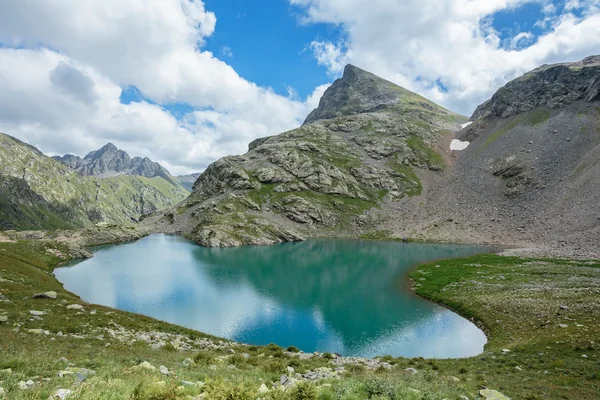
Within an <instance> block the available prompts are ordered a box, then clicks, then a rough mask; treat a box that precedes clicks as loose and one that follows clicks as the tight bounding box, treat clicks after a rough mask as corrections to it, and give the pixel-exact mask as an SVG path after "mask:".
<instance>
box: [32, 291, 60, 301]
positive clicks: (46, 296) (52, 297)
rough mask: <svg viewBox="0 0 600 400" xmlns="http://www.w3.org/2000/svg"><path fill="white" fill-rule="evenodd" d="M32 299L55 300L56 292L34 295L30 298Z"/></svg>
mask: <svg viewBox="0 0 600 400" xmlns="http://www.w3.org/2000/svg"><path fill="white" fill-rule="evenodd" d="M32 297H33V298H34V299H49V300H56V297H57V295H56V292H54V291H50V292H44V293H36V294H34V295H33V296H32Z"/></svg>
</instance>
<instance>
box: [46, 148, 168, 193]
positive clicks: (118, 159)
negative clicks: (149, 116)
mask: <svg viewBox="0 0 600 400" xmlns="http://www.w3.org/2000/svg"><path fill="white" fill-rule="evenodd" d="M52 158H54V159H55V160H57V161H60V162H62V163H63V164H65V165H66V166H68V167H69V168H71V169H73V170H75V171H77V172H79V173H80V174H81V175H84V176H97V177H102V178H106V177H111V176H116V175H119V174H124V175H137V176H145V177H146V178H154V177H156V176H158V177H161V178H163V179H165V180H166V181H167V182H171V183H172V184H174V185H179V182H178V181H177V180H176V179H175V178H173V176H171V173H170V172H169V171H167V170H166V169H165V168H164V167H163V166H161V165H160V164H159V163H157V162H154V161H152V160H150V159H149V158H148V157H144V158H142V157H133V158H132V157H130V156H129V154H127V153H126V152H125V151H123V150H120V149H119V148H117V147H116V146H115V145H114V144H112V143H107V144H106V145H104V146H102V147H101V148H100V149H98V150H95V151H91V152H89V153H88V154H87V155H86V156H85V157H84V158H81V157H79V156H75V155H73V154H66V155H64V156H54V157H52Z"/></svg>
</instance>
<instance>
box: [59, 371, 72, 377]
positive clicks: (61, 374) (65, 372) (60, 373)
mask: <svg viewBox="0 0 600 400" xmlns="http://www.w3.org/2000/svg"><path fill="white" fill-rule="evenodd" d="M73 374H74V372H73V371H58V374H57V375H58V377H59V378H64V377H65V376H67V375H73Z"/></svg>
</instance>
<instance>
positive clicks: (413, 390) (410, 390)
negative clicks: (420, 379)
mask: <svg viewBox="0 0 600 400" xmlns="http://www.w3.org/2000/svg"><path fill="white" fill-rule="evenodd" d="M408 391H409V392H411V393H413V394H421V391H420V390H419V389H415V388H411V387H409V388H408Z"/></svg>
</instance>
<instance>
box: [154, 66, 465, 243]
mask: <svg viewBox="0 0 600 400" xmlns="http://www.w3.org/2000/svg"><path fill="white" fill-rule="evenodd" d="M373 87H375V89H374V90H373ZM348 99H349V100H348ZM340 104H343V106H341V105H340ZM329 117H332V118H330V119H322V118H329ZM466 120H467V119H466V118H465V117H462V116H459V115H457V114H454V113H452V112H450V111H448V110H445V109H443V108H442V107H440V106H437V105H435V104H434V103H431V102H430V101H428V100H426V99H424V98H423V97H421V96H419V95H417V94H415V93H412V92H410V91H408V90H405V89H403V88H400V87H398V86H396V85H394V84H393V83H391V82H389V81H386V80H384V79H381V78H378V77H376V76H375V75H372V74H370V73H368V72H366V71H363V70H361V69H359V68H357V67H354V66H348V67H346V69H345V72H344V75H343V77H342V78H341V79H340V80H338V81H336V82H335V83H334V84H333V85H332V86H331V87H330V88H328V89H327V91H326V92H325V94H324V95H323V98H322V99H321V102H320V105H319V108H317V109H316V110H315V111H313V112H312V113H311V115H310V116H309V118H308V119H307V121H306V123H305V124H304V125H303V126H302V127H300V128H298V129H295V130H292V131H289V132H285V133H282V134H280V135H276V136H271V137H267V138H262V139H257V140H255V141H254V142H252V143H251V144H250V146H249V152H248V153H246V154H245V155H243V156H230V157H224V158H222V159H221V160H218V161H217V162H215V163H213V164H211V165H210V166H209V167H208V168H207V169H206V171H204V172H203V173H202V174H201V175H200V177H199V178H198V180H197V181H196V183H195V184H194V187H193V189H194V190H193V192H192V195H191V196H190V197H189V198H188V199H187V200H186V201H185V202H184V203H182V204H181V205H180V206H179V207H178V208H177V210H173V211H172V212H170V213H165V214H155V215H153V216H151V217H149V218H147V219H145V221H144V224H147V225H148V226H153V227H154V229H158V230H165V231H169V232H179V233H184V234H186V235H188V236H189V237H191V238H193V239H194V240H196V241H197V242H198V243H200V244H203V245H207V246H239V245H245V244H270V243H277V242H280V241H291V240H300V239H302V238H304V237H306V236H314V235H332V234H335V233H336V232H339V231H346V232H352V231H354V230H356V228H357V227H361V226H367V225H369V224H371V223H372V220H371V217H370V216H369V211H370V210H371V209H373V208H376V207H380V206H381V205H382V204H384V203H386V202H388V201H392V200H394V199H398V198H402V197H405V196H416V195H418V194H419V193H420V191H421V182H420V178H419V176H418V175H417V173H416V171H417V170H422V171H431V172H433V173H435V172H441V171H443V170H444V169H445V168H446V162H445V161H444V159H443V157H442V156H441V155H440V154H439V153H438V152H436V151H435V148H436V147H438V146H439V144H440V143H441V142H443V141H445V140H446V139H447V138H448V137H449V136H451V133H452V132H453V131H457V130H458V129H460V125H461V123H463V122H465V121H466Z"/></svg>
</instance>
